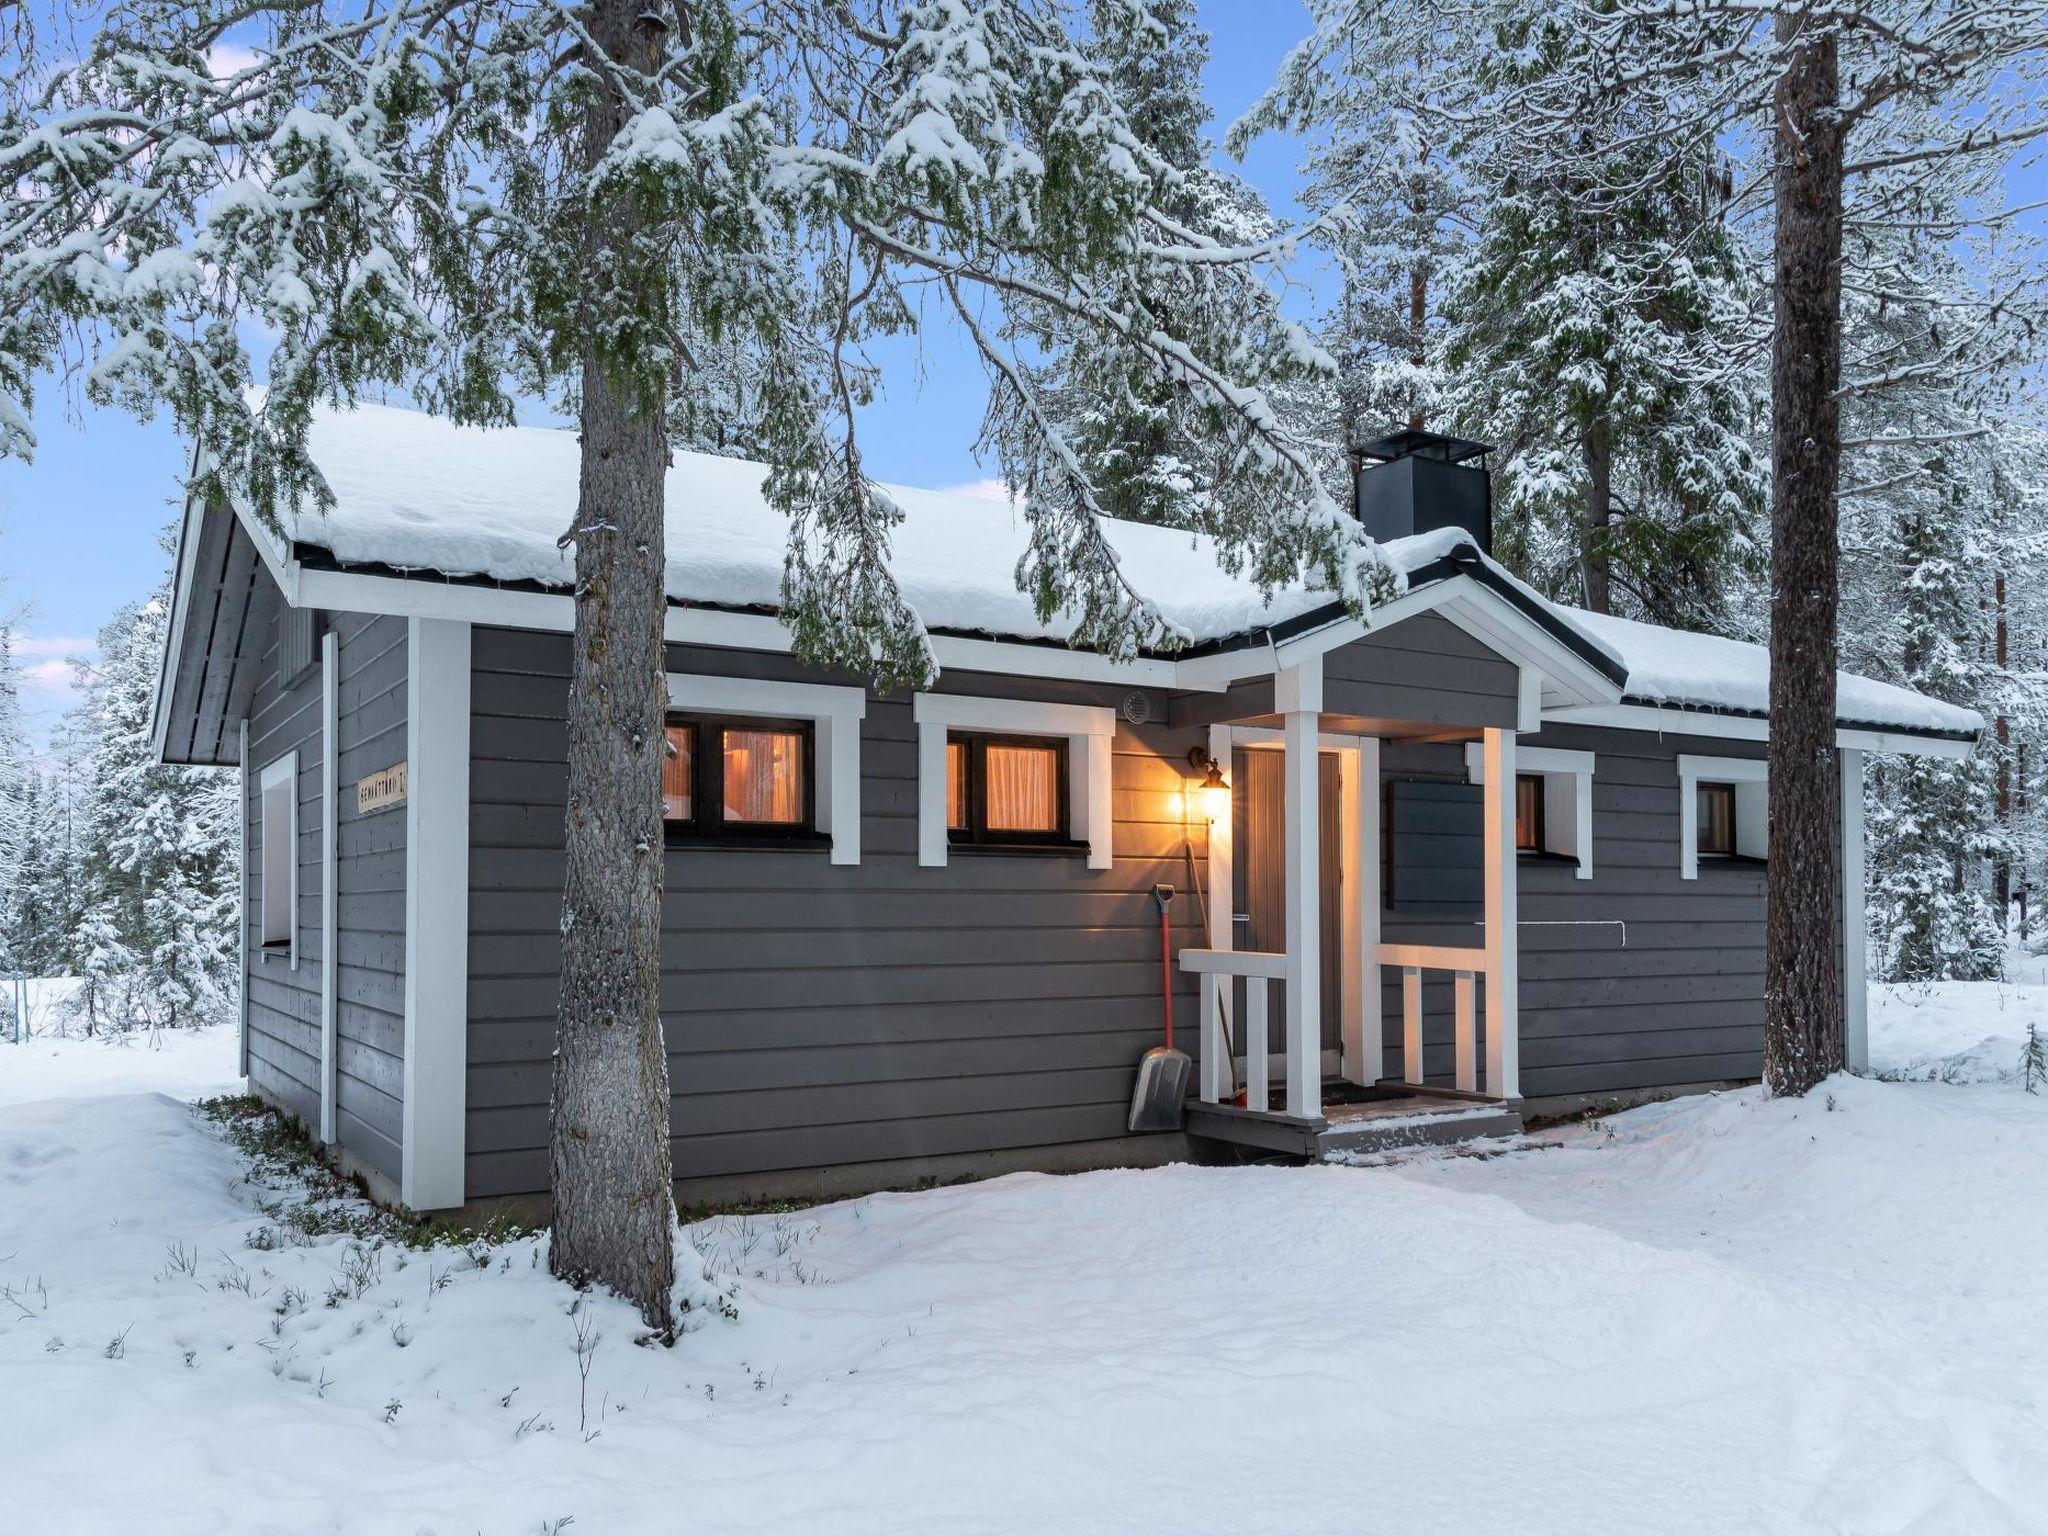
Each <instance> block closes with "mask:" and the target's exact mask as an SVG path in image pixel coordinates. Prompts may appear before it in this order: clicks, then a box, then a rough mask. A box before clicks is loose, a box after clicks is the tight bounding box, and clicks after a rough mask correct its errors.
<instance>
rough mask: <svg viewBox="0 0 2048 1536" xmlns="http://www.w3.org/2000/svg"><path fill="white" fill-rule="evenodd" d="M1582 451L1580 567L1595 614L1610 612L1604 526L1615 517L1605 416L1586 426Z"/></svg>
mask: <svg viewBox="0 0 2048 1536" xmlns="http://www.w3.org/2000/svg"><path fill="white" fill-rule="evenodd" d="M1581 451H1582V452H1583V454H1584V457H1585V460H1586V516H1585V521H1584V523H1583V524H1582V525H1581V526H1580V529H1579V569H1580V571H1581V572H1582V573H1583V575H1584V577H1585V588H1586V607H1587V608H1588V609H1589V610H1590V611H1592V612H1594V613H1612V612H1614V595H1613V584H1612V582H1611V581H1610V580H1609V569H1610V558H1611V557H1610V555H1609V552H1608V547H1607V529H1608V525H1609V523H1611V522H1612V521H1613V518H1614V435H1613V432H1612V431H1611V430H1610V428H1609V426H1608V422H1607V419H1606V418H1605V417H1604V416H1603V417H1601V418H1599V419H1597V420H1596V421H1594V422H1593V423H1592V424H1591V425H1590V426H1589V427H1587V429H1586V436H1585V440H1584V442H1583V443H1582V444H1581Z"/></svg>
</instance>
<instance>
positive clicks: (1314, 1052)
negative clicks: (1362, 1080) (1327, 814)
mask: <svg viewBox="0 0 2048 1536" xmlns="http://www.w3.org/2000/svg"><path fill="white" fill-rule="evenodd" d="M1274 683H1275V686H1274V702H1275V705H1276V706H1277V707H1278V709H1279V711H1280V715H1281V718H1282V721H1283V722H1284V724H1283V729H1282V733H1281V734H1282V738H1283V741H1284V746H1285V756H1286V764H1285V768H1284V770H1283V776H1284V779H1285V797H1286V829H1287V831H1286V836H1287V857H1286V861H1285V864H1286V869H1285V878H1286V885H1287V1024H1286V1038H1287V1113H1288V1114H1290V1115H1295V1116H1298V1117H1300V1118H1302V1119H1314V1118H1316V1117H1317V1116H1319V1115H1321V1114H1322V1112H1323V1091H1322V1089H1323V1068H1322V1062H1323V1050H1322V1034H1323V1028H1322V1025H1323V1001H1322V994H1321V986H1320V982H1321V979H1322V955H1321V953H1320V952H1319V946H1320V941H1321V938H1322V921H1321V919H1322V858H1321V851H1322V837H1321V832H1320V828H1319V825H1318V823H1319V821H1320V813H1321V808H1322V807H1321V801H1322V775H1321V772H1320V768H1319V764H1320V757H1321V751H1322V707H1323V671H1322V663H1321V661H1320V659H1318V660H1317V661H1314V662H1310V663H1305V664H1304V665H1302V666H1299V667H1288V668H1286V669H1284V670H1283V671H1282V672H1281V673H1280V674H1279V676H1278V677H1277V678H1276V679H1275V680H1274Z"/></svg>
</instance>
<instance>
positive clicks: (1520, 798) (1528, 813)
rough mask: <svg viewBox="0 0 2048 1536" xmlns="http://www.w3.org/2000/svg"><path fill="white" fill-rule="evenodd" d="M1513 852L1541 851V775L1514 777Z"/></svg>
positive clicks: (1519, 774)
mask: <svg viewBox="0 0 2048 1536" xmlns="http://www.w3.org/2000/svg"><path fill="white" fill-rule="evenodd" d="M1515 851H1516V852H1518V853H1541V852H1542V851H1543V775H1542V774H1540V773H1518V774H1516V775H1515Z"/></svg>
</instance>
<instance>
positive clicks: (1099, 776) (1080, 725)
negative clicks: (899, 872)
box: [910, 693, 1116, 869]
mask: <svg viewBox="0 0 2048 1536" xmlns="http://www.w3.org/2000/svg"><path fill="white" fill-rule="evenodd" d="M910 707H911V717H912V718H913V719H914V720H915V721H916V722H917V862H918V863H919V864H921V865H923V866H925V867H926V868H928V869H940V868H944V867H945V863H946V855H947V852H948V849H949V844H948V841H947V837H946V733H947V732H948V731H955V730H959V731H987V732H991V733H993V734H996V735H1011V736H1064V737H1066V739H1067V792H1068V806H1067V824H1068V826H1069V828H1070V829H1071V830H1072V831H1073V833H1074V836H1075V837H1076V838H1077V839H1079V840H1081V841H1083V842H1086V843H1087V844H1088V867H1089V868H1090V869H1108V868H1110V867H1111V866H1112V865H1113V864H1114V863H1115V861H1116V836H1115V822H1114V818H1113V816H1112V811H1111V807H1112V802H1111V798H1110V775H1111V772H1112V756H1111V747H1112V744H1113V743H1114V741H1115V738H1116V711H1115V710H1114V709H1110V708H1108V707H1107V706H1103V705H1094V704H1050V703H1046V702H1045V701H1043V700H1040V699H989V698H982V697H979V696H976V695H970V694H957V693H920V694H917V695H915V696H913V698H912V699H911V701H910Z"/></svg>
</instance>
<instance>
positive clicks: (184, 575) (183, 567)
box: [149, 444, 206, 762]
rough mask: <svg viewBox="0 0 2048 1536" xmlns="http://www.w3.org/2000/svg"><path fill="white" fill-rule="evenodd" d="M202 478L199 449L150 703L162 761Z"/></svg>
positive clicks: (153, 745) (195, 549)
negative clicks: (195, 489)
mask: <svg viewBox="0 0 2048 1536" xmlns="http://www.w3.org/2000/svg"><path fill="white" fill-rule="evenodd" d="M198 477H199V448H198V445H197V444H194V445H193V448H192V464H191V467H190V468H189V469H188V470H187V471H186V474H185V487H186V489H185V512H184V516H183V517H182V518H180V519H179V522H178V554H177V559H176V562H175V566H174V569H175V570H176V572H177V575H176V577H175V579H174V580H173V581H172V583H171V627H170V634H169V636H168V637H167V639H166V641H165V644H164V654H163V657H162V659H161V661H160V662H159V664H158V667H157V674H156V694H155V696H154V697H153V698H151V700H150V703H149V754H150V756H151V757H153V758H155V759H156V760H157V761H158V762H162V761H163V756H164V736H165V734H166V733H167V732H168V731H169V730H170V728H171V710H170V695H171V680H172V679H173V678H175V677H176V676H177V675H178V655H179V653H180V652H181V651H183V650H184V648H185V616H186V614H187V613H189V612H190V611H191V607H192V575H193V567H194V566H195V565H197V564H198V562H199V520H200V518H202V517H204V516H205V515H206V506H205V503H203V502H202V501H201V500H200V499H199V498H198V497H197V496H195V495H193V494H192V489H191V487H192V482H193V481H194V480H196V479H197V478H198Z"/></svg>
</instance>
